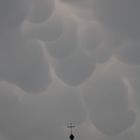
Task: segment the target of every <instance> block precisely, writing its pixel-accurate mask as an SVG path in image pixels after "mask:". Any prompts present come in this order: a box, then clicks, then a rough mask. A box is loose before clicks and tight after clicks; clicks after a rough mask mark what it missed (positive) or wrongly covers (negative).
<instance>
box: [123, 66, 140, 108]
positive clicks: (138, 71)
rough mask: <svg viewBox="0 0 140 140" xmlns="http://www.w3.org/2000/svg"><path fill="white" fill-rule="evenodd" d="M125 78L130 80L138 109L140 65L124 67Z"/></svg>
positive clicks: (139, 102) (139, 104)
mask: <svg viewBox="0 0 140 140" xmlns="http://www.w3.org/2000/svg"><path fill="white" fill-rule="evenodd" d="M124 76H126V78H127V79H128V81H129V83H130V85H131V87H132V89H133V92H134V93H133V97H134V101H135V104H136V106H137V108H138V109H139V108H140V93H139V92H140V65H124Z"/></svg>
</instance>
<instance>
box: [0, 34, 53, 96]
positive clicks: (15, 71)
mask: <svg viewBox="0 0 140 140" xmlns="http://www.w3.org/2000/svg"><path fill="white" fill-rule="evenodd" d="M2 39H3V40H2V41H1V42H0V43H1V46H2V48H0V50H1V51H0V65H1V69H0V80H4V81H8V82H12V83H14V84H16V85H17V86H19V87H20V88H22V89H23V90H25V91H26V92H30V93H38V92H41V91H43V90H45V89H46V88H47V86H48V85H49V84H50V82H51V76H50V72H49V71H50V70H49V65H48V62H47V59H46V58H45V56H44V54H43V49H42V44H41V42H40V41H38V40H29V41H26V40H22V39H21V38H18V37H15V38H14V37H13V38H12V37H11V36H10V37H9V38H8V37H7V38H2ZM4 39H5V40H4ZM18 39H21V40H18Z"/></svg>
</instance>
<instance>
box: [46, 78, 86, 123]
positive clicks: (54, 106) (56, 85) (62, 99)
mask: <svg viewBox="0 0 140 140" xmlns="http://www.w3.org/2000/svg"><path fill="white" fill-rule="evenodd" d="M46 94H48V98H49V101H48V102H50V109H49V110H50V118H51V119H52V121H53V122H56V124H57V125H60V126H67V125H69V122H73V123H74V124H75V125H76V126H79V125H80V124H82V123H83V122H84V121H85V119H86V115H87V114H86V110H85V106H84V102H83V100H82V97H81V95H80V91H79V90H78V89H77V88H73V87H69V86H67V85H65V84H64V83H63V82H61V81H60V80H58V79H57V78H55V79H54V81H53V83H52V85H50V87H49V88H48V90H47V93H46ZM48 113H49V111H48Z"/></svg>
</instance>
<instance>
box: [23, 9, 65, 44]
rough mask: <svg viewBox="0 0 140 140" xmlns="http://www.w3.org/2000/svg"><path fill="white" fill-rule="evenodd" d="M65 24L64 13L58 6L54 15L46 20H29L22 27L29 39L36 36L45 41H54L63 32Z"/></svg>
mask: <svg viewBox="0 0 140 140" xmlns="http://www.w3.org/2000/svg"><path fill="white" fill-rule="evenodd" d="M63 24H64V18H63V15H62V14H61V12H60V10H59V9H58V8H57V7H56V9H55V11H54V13H53V14H52V16H51V17H50V18H49V19H48V20H46V21H44V22H41V23H38V24H34V23H31V22H30V21H29V20H27V21H26V23H25V24H24V26H23V28H22V32H23V34H24V36H26V38H28V39H29V38H30V39H34V38H36V39H39V40H41V41H44V42H46V41H54V40H57V39H58V38H59V37H60V36H61V34H62V32H63Z"/></svg>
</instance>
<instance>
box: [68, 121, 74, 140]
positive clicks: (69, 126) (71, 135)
mask: <svg viewBox="0 0 140 140" xmlns="http://www.w3.org/2000/svg"><path fill="white" fill-rule="evenodd" d="M67 127H68V128H70V136H69V138H70V140H74V135H73V132H72V128H75V126H74V125H73V124H72V123H70V125H68V126H67Z"/></svg>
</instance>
